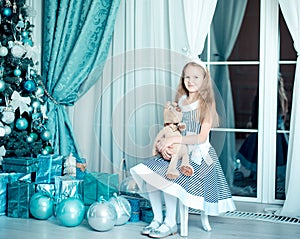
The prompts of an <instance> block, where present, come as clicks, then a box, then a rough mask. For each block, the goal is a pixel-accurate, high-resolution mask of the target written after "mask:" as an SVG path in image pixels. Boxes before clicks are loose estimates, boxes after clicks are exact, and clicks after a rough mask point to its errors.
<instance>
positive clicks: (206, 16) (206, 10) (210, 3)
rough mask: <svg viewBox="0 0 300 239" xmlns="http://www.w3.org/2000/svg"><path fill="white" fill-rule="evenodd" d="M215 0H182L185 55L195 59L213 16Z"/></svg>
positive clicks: (199, 52)
mask: <svg viewBox="0 0 300 239" xmlns="http://www.w3.org/2000/svg"><path fill="white" fill-rule="evenodd" d="M216 5H217V0H202V1H199V0H183V10H184V19H185V26H186V35H187V40H188V42H187V45H186V46H184V47H185V48H186V50H187V55H188V56H189V57H190V58H192V59H197V58H198V55H200V54H201V53H202V51H203V48H204V43H205V39H206V36H207V33H208V31H209V28H210V24H211V21H212V18H213V16H214V12H215V8H216Z"/></svg>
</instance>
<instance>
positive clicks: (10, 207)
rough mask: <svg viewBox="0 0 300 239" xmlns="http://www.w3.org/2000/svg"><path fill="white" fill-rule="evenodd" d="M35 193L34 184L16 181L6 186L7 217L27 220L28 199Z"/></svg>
mask: <svg viewBox="0 0 300 239" xmlns="http://www.w3.org/2000/svg"><path fill="white" fill-rule="evenodd" d="M34 193H35V190H34V184H33V183H31V182H26V181H17V182H13V183H9V184H8V185H7V216H9V217H16V218H29V215H30V212H29V203H30V198H31V197H32V195H33V194H34Z"/></svg>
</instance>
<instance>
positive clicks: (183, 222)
mask: <svg viewBox="0 0 300 239" xmlns="http://www.w3.org/2000/svg"><path fill="white" fill-rule="evenodd" d="M179 213H180V236H182V237H187V236H188V220H189V208H188V207H187V206H185V205H183V203H182V202H180V201H179Z"/></svg>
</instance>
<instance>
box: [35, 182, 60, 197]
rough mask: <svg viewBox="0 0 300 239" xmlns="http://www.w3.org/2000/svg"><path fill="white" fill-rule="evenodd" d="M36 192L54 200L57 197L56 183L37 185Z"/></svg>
mask: <svg viewBox="0 0 300 239" xmlns="http://www.w3.org/2000/svg"><path fill="white" fill-rule="evenodd" d="M35 191H36V192H42V193H43V194H46V195H49V196H51V197H53V198H54V196H55V185H54V183H40V184H36V187H35Z"/></svg>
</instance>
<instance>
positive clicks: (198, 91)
mask: <svg viewBox="0 0 300 239" xmlns="http://www.w3.org/2000/svg"><path fill="white" fill-rule="evenodd" d="M175 101H176V102H177V103H178V104H179V106H180V107H181V110H182V112H183V122H184V123H185V124H186V134H185V135H184V136H176V137H169V138H164V139H163V140H160V141H159V142H158V143H157V148H158V150H159V151H160V153H161V155H162V157H153V158H151V159H149V160H147V161H145V162H144V163H141V164H138V165H136V166H134V167H133V168H131V170H130V172H131V174H132V176H133V178H134V180H135V181H136V183H137V185H138V186H139V188H140V190H141V195H142V196H143V197H145V198H147V199H149V200H150V203H151V206H152V210H153V214H154V218H153V221H152V222H151V223H150V224H149V225H148V226H146V227H144V228H143V230H142V234H144V235H148V236H150V237H155V238H162V237H166V236H169V235H172V234H175V233H176V232H177V224H176V208H177V198H178V199H179V200H181V201H182V203H183V204H184V205H186V206H188V207H191V208H194V209H198V210H202V211H204V213H205V214H207V215H218V214H220V213H224V212H227V211H232V210H235V205H234V203H233V200H232V196H231V192H230V190H229V187H228V185H227V182H226V179H225V177H224V174H223V171H222V168H221V165H220V162H219V160H218V157H217V154H216V152H215V149H214V148H213V147H212V146H211V145H210V143H209V132H210V129H211V127H216V126H218V124H219V118H218V114H217V111H216V105H215V99H214V93H213V88H212V83H211V78H210V74H209V71H208V69H207V68H206V66H205V65H204V64H203V63H202V62H197V63H196V62H190V63H188V64H186V65H185V66H184V68H183V70H182V75H181V77H180V82H179V85H178V89H177V94H176V98H175ZM174 144H186V145H187V146H188V148H189V155H190V161H191V162H190V163H191V166H192V167H193V169H194V172H193V173H191V172H189V171H188V170H189V168H186V169H182V174H181V175H180V176H179V177H178V178H176V179H174V180H169V179H167V178H166V176H165V175H166V170H167V168H168V164H169V162H168V160H169V159H170V157H171V156H172V155H171V154H172V145H174ZM179 166H180V162H178V165H177V167H178V169H179ZM186 175H190V176H186ZM162 195H163V196H164V202H165V206H166V216H165V218H163V213H162V206H163V202H162V197H161V196H162Z"/></svg>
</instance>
